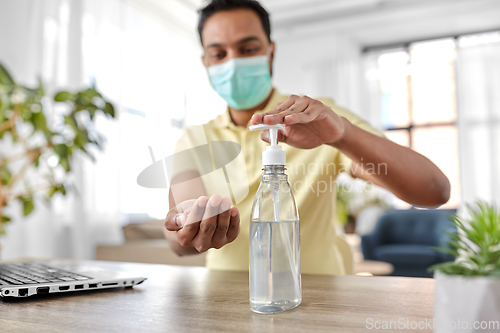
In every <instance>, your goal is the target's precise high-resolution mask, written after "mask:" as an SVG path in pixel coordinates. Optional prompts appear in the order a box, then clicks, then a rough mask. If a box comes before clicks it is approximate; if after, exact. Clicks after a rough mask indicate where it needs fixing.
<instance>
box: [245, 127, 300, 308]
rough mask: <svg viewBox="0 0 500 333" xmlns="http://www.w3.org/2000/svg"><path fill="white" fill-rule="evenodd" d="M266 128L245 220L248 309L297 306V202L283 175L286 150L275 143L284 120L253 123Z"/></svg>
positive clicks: (298, 293)
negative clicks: (247, 222)
mask: <svg viewBox="0 0 500 333" xmlns="http://www.w3.org/2000/svg"><path fill="white" fill-rule="evenodd" d="M265 129H268V130H269V132H270V138H271V145H270V146H268V147H267V148H266V150H265V151H264V152H263V153H262V165H263V167H264V168H263V170H264V174H263V175H262V181H261V183H260V186H259V189H258V190H257V194H256V195H255V199H254V202H253V206H252V212H251V219H250V240H249V242H250V269H249V273H250V308H251V309H252V311H255V312H258V313H276V312H281V311H286V310H290V309H293V308H295V307H296V306H298V305H299V304H300V302H301V300H302V295H301V281H300V230H299V214H298V212H297V205H296V204H295V199H294V197H293V194H292V191H291V189H290V184H289V183H288V179H287V175H286V174H285V164H286V154H285V152H284V151H283V150H282V148H281V147H280V146H279V145H278V144H277V136H278V130H279V129H281V130H283V125H281V124H278V125H265V124H260V125H255V126H250V130H251V131H256V130H265Z"/></svg>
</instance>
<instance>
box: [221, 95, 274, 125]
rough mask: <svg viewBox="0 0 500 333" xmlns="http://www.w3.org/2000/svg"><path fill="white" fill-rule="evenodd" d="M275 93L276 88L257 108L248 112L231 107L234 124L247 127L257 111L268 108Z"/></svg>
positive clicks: (230, 112)
mask: <svg viewBox="0 0 500 333" xmlns="http://www.w3.org/2000/svg"><path fill="white" fill-rule="evenodd" d="M273 93H274V88H273V90H271V93H270V94H269V96H267V97H266V99H265V100H264V101H263V102H262V103H260V104H259V105H257V106H256V107H254V108H252V109H248V110H235V109H233V108H231V107H229V114H230V115H231V120H232V121H233V123H235V124H236V126H241V127H247V124H248V122H249V121H250V119H251V118H252V116H253V114H254V113H255V111H259V110H262V109H264V108H265V107H266V105H267V103H269V100H270V99H271V96H272V95H273Z"/></svg>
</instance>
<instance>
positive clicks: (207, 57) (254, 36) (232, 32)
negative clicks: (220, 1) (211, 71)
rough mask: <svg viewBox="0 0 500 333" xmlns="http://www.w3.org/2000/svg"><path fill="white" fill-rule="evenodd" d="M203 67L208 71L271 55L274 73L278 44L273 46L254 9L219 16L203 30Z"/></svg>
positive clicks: (219, 13)
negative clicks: (226, 64)
mask: <svg viewBox="0 0 500 333" xmlns="http://www.w3.org/2000/svg"><path fill="white" fill-rule="evenodd" d="M202 39H203V49H204V51H205V53H204V54H203V57H202V58H203V63H204V64H205V66H206V67H208V66H211V65H216V64H220V63H223V62H225V61H227V60H230V59H233V58H244V57H253V56H259V55H267V54H268V52H270V59H269V68H270V70H271V72H272V59H273V57H274V43H270V42H269V40H268V39H267V35H266V33H265V31H264V28H263V27H262V23H261V21H260V18H259V16H258V15H257V13H255V12H254V11H253V10H250V9H234V10H227V11H221V12H218V13H215V14H214V15H212V16H210V17H209V18H208V20H206V21H205V24H204V26H203V30H202Z"/></svg>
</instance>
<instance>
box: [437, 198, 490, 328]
mask: <svg viewBox="0 0 500 333" xmlns="http://www.w3.org/2000/svg"><path fill="white" fill-rule="evenodd" d="M468 214H469V215H470V217H469V218H468V219H461V218H459V217H457V216H454V217H453V223H454V225H455V226H456V228H457V229H458V233H448V235H449V237H450V241H448V245H449V246H450V248H449V249H445V248H437V250H438V251H441V252H445V253H448V254H450V255H452V256H453V257H454V258H455V261H452V262H447V263H442V264H437V265H434V266H432V267H430V268H429V270H431V271H435V278H436V289H435V321H436V330H435V332H438V333H442V332H446V333H447V332H477V331H481V332H500V215H499V213H498V211H497V210H496V209H495V207H493V206H492V205H488V204H486V203H482V202H479V203H478V204H477V207H471V206H468Z"/></svg>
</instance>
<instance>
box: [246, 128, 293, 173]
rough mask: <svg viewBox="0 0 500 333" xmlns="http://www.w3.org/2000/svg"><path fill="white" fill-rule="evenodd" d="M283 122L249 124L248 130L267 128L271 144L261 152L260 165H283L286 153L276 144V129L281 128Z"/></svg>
mask: <svg viewBox="0 0 500 333" xmlns="http://www.w3.org/2000/svg"><path fill="white" fill-rule="evenodd" d="M283 128H284V127H283V124H276V125H266V124H259V125H253V126H250V127H249V129H250V131H258V130H266V129H268V130H269V138H270V141H271V145H270V146H267V147H266V150H265V151H263V152H262V165H285V164H286V154H285V152H284V151H283V149H282V148H281V147H280V146H279V145H278V130H283Z"/></svg>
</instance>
